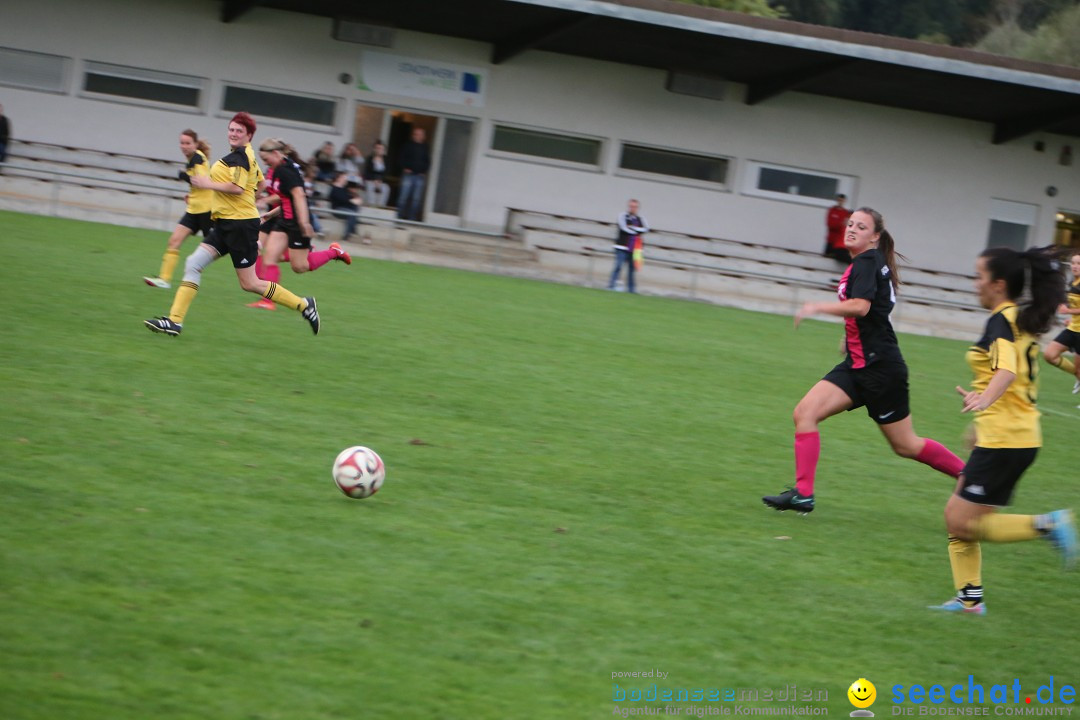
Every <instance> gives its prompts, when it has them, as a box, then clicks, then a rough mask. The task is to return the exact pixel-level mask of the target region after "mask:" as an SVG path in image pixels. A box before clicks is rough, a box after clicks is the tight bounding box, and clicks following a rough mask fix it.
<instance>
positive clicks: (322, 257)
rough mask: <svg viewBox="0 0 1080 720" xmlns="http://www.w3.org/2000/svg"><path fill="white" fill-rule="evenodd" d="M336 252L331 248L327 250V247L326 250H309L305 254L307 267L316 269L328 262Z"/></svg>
mask: <svg viewBox="0 0 1080 720" xmlns="http://www.w3.org/2000/svg"><path fill="white" fill-rule="evenodd" d="M336 254H337V253H335V252H334V251H333V250H329V249H327V250H316V251H315V252H310V253H308V256H307V264H308V267H309V268H310V269H312V270H317V269H318V268H321V267H322V266H323V265H325V264H326V263H328V262H330V260H332V259H333V257H334V256H335V255H336Z"/></svg>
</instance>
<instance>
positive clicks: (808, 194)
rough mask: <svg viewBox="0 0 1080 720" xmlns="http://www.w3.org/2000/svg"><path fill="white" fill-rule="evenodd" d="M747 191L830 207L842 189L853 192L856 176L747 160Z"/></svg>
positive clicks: (848, 193)
mask: <svg viewBox="0 0 1080 720" xmlns="http://www.w3.org/2000/svg"><path fill="white" fill-rule="evenodd" d="M748 167H749V172H747V174H746V184H745V187H744V188H743V192H744V193H746V194H747V195H758V196H761V197H770V198H775V199H777V200H793V201H795V202H802V203H806V204H808V205H819V206H821V207H828V206H829V205H832V204H833V201H834V200H835V198H836V196H837V195H838V194H840V193H843V194H845V195H847V196H848V197H851V196H853V195H854V189H855V178H854V177H852V176H850V175H840V174H837V173H830V172H827V171H824V170H804V169H802V168H793V167H784V166H783V165H772V164H767V163H761V162H751V163H749V164H748Z"/></svg>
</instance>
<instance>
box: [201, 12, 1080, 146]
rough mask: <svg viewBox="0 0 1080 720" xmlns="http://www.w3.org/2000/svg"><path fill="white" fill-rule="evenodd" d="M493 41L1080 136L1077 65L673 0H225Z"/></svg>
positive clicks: (758, 97)
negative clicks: (797, 21)
mask: <svg viewBox="0 0 1080 720" xmlns="http://www.w3.org/2000/svg"><path fill="white" fill-rule="evenodd" d="M254 7H266V8H273V9H278V10H288V11H292V12H300V13H306V14H313V15H320V16H325V17H332V18H340V19H345V20H354V21H358V22H368V23H373V24H379V25H388V26H391V27H396V28H400V29H403V30H412V31H417V32H423V33H432V34H436V35H446V36H450V37H458V38H465V39H468V40H476V41H480V42H485V43H490V44H491V46H492V52H491V62H492V63H494V64H501V63H512V62H513V61H514V58H515V57H516V56H517V55H519V54H520V53H522V52H527V51H529V50H543V51H547V52H553V53H561V54H565V55H573V56H578V57H586V58H592V59H596V60H606V61H610V62H617V63H624V64H628V65H638V66H644V67H651V68H659V69H663V70H673V71H679V72H687V73H693V74H698V75H706V76H713V77H718V78H723V79H725V80H728V81H731V82H736V83H741V84H744V85H746V86H747V94H746V102H747V103H749V104H757V103H762V102H768V101H769V99H770V98H772V97H775V96H776V95H778V94H780V93H784V92H792V91H797V92H802V93H809V94H812V95H821V96H826V97H833V98H839V99H844V100H855V101H860V102H868V103H873V104H875V105H884V106H888V107H895V108H902V109H907V110H918V111H923V112H928V113H935V114H938V115H946V116H950V117H958V118H965V119H969V120H976V121H981V122H986V123H989V124H990V125H991V126H992V128H993V130H992V139H993V142H995V143H1002V142H1007V141H1009V140H1013V139H1016V138H1019V137H1022V136H1024V135H1027V134H1030V133H1033V132H1037V131H1044V132H1049V133H1057V134H1061V135H1067V136H1072V137H1080V69H1077V68H1069V67H1063V66H1059V65H1049V64H1044V63H1033V62H1028V61H1023V60H1016V59H1013V58H1007V57H1002V56H998V55H989V54H986V53H980V52H975V51H972V50H965V49H961V48H953V47H948V46H943V45H934V44H931V43H923V42H917V41H913V40H904V39H901V38H893V37H887V36H883V35H873V34H869V33H859V32H852V31H848V30H838V29H836V28H827V27H821V26H816V25H807V24H805V23H796V22H791V21H786V20H771V19H766V18H756V17H752V16H749V15H744V14H741V13H732V12H725V11H722V10H714V9H711V8H704V7H700V6H696V5H686V4H683V3H677V2H671V1H670V0H609V1H607V2H597V1H595V0H222V20H223V21H225V22H232V21H241V22H242V20H243V15H244V13H246V12H247V11H248V10H250V9H252V8H254Z"/></svg>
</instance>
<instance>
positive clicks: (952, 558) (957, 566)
mask: <svg viewBox="0 0 1080 720" xmlns="http://www.w3.org/2000/svg"><path fill="white" fill-rule="evenodd" d="M949 565H951V566H952V577H953V585H954V586H955V587H956V590H957V592H960V591H962V590H963V589H964V588H966V587H967V586H968V585H971V586H972V587H976V588H982V547H981V546H980V545H979V543H978V541H975V542H972V541H971V540H961V539H960V538H958V537H956V536H954V535H950V536H949Z"/></svg>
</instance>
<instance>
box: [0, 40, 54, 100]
mask: <svg viewBox="0 0 1080 720" xmlns="http://www.w3.org/2000/svg"><path fill="white" fill-rule="evenodd" d="M70 64H71V60H70V59H69V58H66V57H60V56H59V55H46V54H45V53H37V52H30V51H28V50H15V49H12V48H0V85H10V86H12V87H17V88H26V89H28V90H44V91H45V92H54V93H62V92H64V91H65V90H67V78H68V67H69V66H70Z"/></svg>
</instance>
